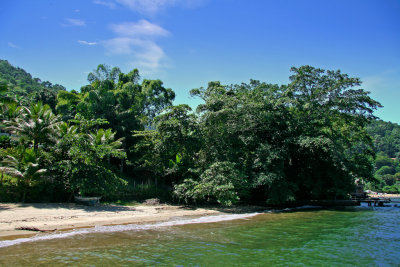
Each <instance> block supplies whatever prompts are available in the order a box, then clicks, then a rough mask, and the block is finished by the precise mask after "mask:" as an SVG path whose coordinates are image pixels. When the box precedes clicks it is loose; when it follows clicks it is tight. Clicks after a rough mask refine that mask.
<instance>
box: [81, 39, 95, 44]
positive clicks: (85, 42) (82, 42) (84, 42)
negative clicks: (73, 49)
mask: <svg viewBox="0 0 400 267" xmlns="http://www.w3.org/2000/svg"><path fill="white" fill-rule="evenodd" d="M78 43H80V44H83V45H97V43H96V42H88V41H82V40H78Z"/></svg>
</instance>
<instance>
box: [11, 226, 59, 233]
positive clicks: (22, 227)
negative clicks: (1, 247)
mask: <svg viewBox="0 0 400 267" xmlns="http://www.w3.org/2000/svg"><path fill="white" fill-rule="evenodd" d="M15 230H25V231H33V232H42V233H43V232H53V231H55V230H57V229H53V230H42V229H39V228H36V227H29V226H21V227H16V228H15Z"/></svg>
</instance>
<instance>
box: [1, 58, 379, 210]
mask: <svg viewBox="0 0 400 267" xmlns="http://www.w3.org/2000/svg"><path fill="white" fill-rule="evenodd" d="M292 74H293V75H292V76H291V77H290V83H289V84H287V85H274V84H267V83H264V82H260V81H255V80H251V81H250V83H248V84H245V83H243V84H237V85H229V86H226V85H222V84H220V82H210V83H209V84H208V86H207V88H198V89H193V90H191V95H192V96H194V97H199V98H201V99H202V100H203V104H201V105H199V106H198V107H197V110H196V111H192V110H191V108H190V107H189V106H188V105H178V106H173V105H172V102H173V100H174V97H175V94H174V92H173V91H172V90H171V89H168V88H165V87H164V86H163V83H162V82H161V81H160V80H146V79H144V80H141V79H140V76H139V72H138V70H137V69H134V70H132V71H131V72H129V73H128V74H124V73H122V72H121V71H120V70H119V69H118V68H116V67H115V68H112V69H111V68H110V67H108V66H105V65H99V66H98V68H97V69H96V70H95V71H93V72H92V73H90V74H89V76H88V81H89V84H88V85H85V86H83V87H82V88H81V91H80V92H77V91H71V92H68V91H65V90H58V91H57V97H56V103H55V105H54V107H51V105H50V106H49V105H47V102H46V98H43V99H39V100H40V101H38V100H37V99H36V98H30V100H29V101H25V102H23V101H20V100H21V99H19V98H18V97H15V94H14V97H13V95H12V94H11V95H10V94H9V92H14V91H13V86H14V85H13V84H12V83H11V82H7V83H3V84H2V98H1V109H2V112H1V116H2V117H1V120H2V125H1V130H2V131H3V132H5V133H8V134H11V137H9V136H7V137H4V138H3V140H2V142H1V146H2V149H1V150H0V157H1V158H2V160H3V161H2V162H3V165H2V166H3V167H1V171H2V172H1V175H2V176H1V181H0V190H1V193H0V197H1V199H0V201H17V200H18V201H20V200H22V201H67V200H70V199H71V197H72V196H73V195H74V194H81V195H87V196H91V195H96V196H99V195H101V196H103V197H104V198H105V199H109V200H117V199H139V198H145V197H149V196H150V197H155V196H156V197H160V198H164V199H168V200H171V201H180V202H187V203H205V202H209V203H217V202H218V203H221V204H223V205H230V204H232V203H235V202H237V201H244V202H258V203H259V202H263V203H268V204H282V203H286V202H290V201H300V200H310V199H343V198H347V197H348V194H349V193H350V192H352V191H353V190H354V181H355V180H356V179H363V180H364V181H367V182H376V178H374V172H375V168H374V157H375V151H374V145H373V141H372V139H371V136H370V134H368V132H367V128H366V127H367V125H369V123H370V122H371V121H373V120H375V119H376V118H375V117H374V116H373V115H372V113H373V111H374V110H375V109H376V108H378V107H380V104H379V103H378V102H377V101H375V100H373V99H371V98H370V97H369V95H368V92H365V91H364V90H362V89H359V86H360V84H361V81H360V80H359V79H358V78H351V77H349V76H348V75H346V74H342V73H341V72H340V71H325V70H322V69H317V68H313V67H310V66H302V67H299V68H292ZM27 102H29V103H27ZM6 139H7V140H6ZM143 181H145V182H146V183H143ZM149 181H151V183H149ZM145 184H146V185H148V186H147V187H146V186H144V185H145ZM138 185H141V186H138Z"/></svg>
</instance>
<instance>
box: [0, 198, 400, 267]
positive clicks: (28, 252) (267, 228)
mask: <svg viewBox="0 0 400 267" xmlns="http://www.w3.org/2000/svg"><path fill="white" fill-rule="evenodd" d="M397 201H398V200H397ZM160 265H161V266H400V203H399V204H398V207H397V206H395V205H393V204H392V205H391V206H390V207H367V206H366V205H362V206H360V207H346V208H340V209H315V208H304V209H286V210H282V211H278V212H276V211H274V212H273V211H266V212H264V213H252V214H229V215H221V216H208V217H202V218H193V219H187V218H176V219H174V220H172V221H170V222H164V223H156V224H143V225H123V226H108V227H96V228H92V229H78V230H74V231H70V232H62V233H55V234H39V235H37V236H35V237H31V238H20V239H16V240H10V241H0V266H160Z"/></svg>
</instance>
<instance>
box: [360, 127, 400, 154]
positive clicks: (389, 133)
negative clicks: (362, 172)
mask: <svg viewBox="0 0 400 267" xmlns="http://www.w3.org/2000/svg"><path fill="white" fill-rule="evenodd" d="M367 132H368V133H369V134H370V135H371V137H372V139H373V141H374V145H375V152H377V153H379V152H383V153H384V154H385V155H387V156H388V157H389V158H395V157H400V155H399V153H400V125H398V124H397V123H392V122H386V121H382V120H376V121H372V122H371V123H370V124H369V125H368V126H367Z"/></svg>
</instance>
